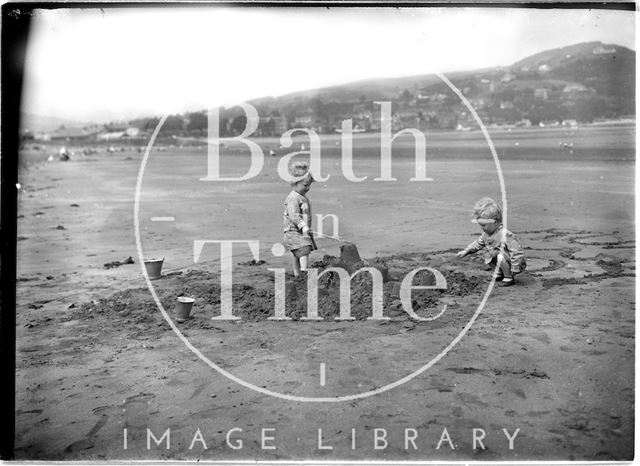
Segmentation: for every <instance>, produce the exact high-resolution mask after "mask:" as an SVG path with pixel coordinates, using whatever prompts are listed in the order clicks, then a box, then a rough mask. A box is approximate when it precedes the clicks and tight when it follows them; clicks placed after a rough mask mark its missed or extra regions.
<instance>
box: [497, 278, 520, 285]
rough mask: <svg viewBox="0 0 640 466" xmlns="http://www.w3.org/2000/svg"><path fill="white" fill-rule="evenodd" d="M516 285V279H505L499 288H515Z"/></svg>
mask: <svg viewBox="0 0 640 466" xmlns="http://www.w3.org/2000/svg"><path fill="white" fill-rule="evenodd" d="M515 284H516V279H515V278H513V277H511V278H503V279H502V281H501V282H500V283H498V286H513V285H515Z"/></svg>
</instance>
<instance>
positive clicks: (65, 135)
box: [50, 127, 98, 141]
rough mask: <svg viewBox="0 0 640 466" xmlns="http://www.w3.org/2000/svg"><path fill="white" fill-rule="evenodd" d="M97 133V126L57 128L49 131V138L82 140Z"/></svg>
mask: <svg viewBox="0 0 640 466" xmlns="http://www.w3.org/2000/svg"><path fill="white" fill-rule="evenodd" d="M97 133H98V129H97V128H95V127H94V128H63V127H61V128H58V129H57V130H55V131H53V132H52V133H50V138H51V139H52V140H54V141H56V140H65V141H73V140H83V139H90V138H92V137H94V136H95V135H96V134H97Z"/></svg>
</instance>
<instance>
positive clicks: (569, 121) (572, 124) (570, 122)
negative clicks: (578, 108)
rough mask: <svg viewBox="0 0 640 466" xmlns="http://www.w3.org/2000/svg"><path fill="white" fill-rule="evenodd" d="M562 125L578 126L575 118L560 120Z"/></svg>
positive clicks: (574, 127) (573, 127)
mask: <svg viewBox="0 0 640 466" xmlns="http://www.w3.org/2000/svg"><path fill="white" fill-rule="evenodd" d="M562 126H565V127H568V128H571V129H576V128H577V127H578V122H577V121H576V120H562Z"/></svg>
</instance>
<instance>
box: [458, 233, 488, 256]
mask: <svg viewBox="0 0 640 466" xmlns="http://www.w3.org/2000/svg"><path fill="white" fill-rule="evenodd" d="M485 246H486V244H485V242H484V238H483V237H482V235H480V236H479V237H478V239H477V240H475V241H474V242H473V243H471V244H470V245H469V246H467V247H466V248H464V249H463V250H462V251H460V252H458V254H457V256H458V257H464V256H466V255H467V254H473V253H474V252H478V251H479V250H480V249H482V248H484V247H485Z"/></svg>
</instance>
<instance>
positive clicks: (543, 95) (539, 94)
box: [533, 87, 549, 100]
mask: <svg viewBox="0 0 640 466" xmlns="http://www.w3.org/2000/svg"><path fill="white" fill-rule="evenodd" d="M533 96H534V97H535V98H536V99H543V100H547V99H548V98H549V89H546V88H544V87H541V88H539V89H536V90H535V91H533Z"/></svg>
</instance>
